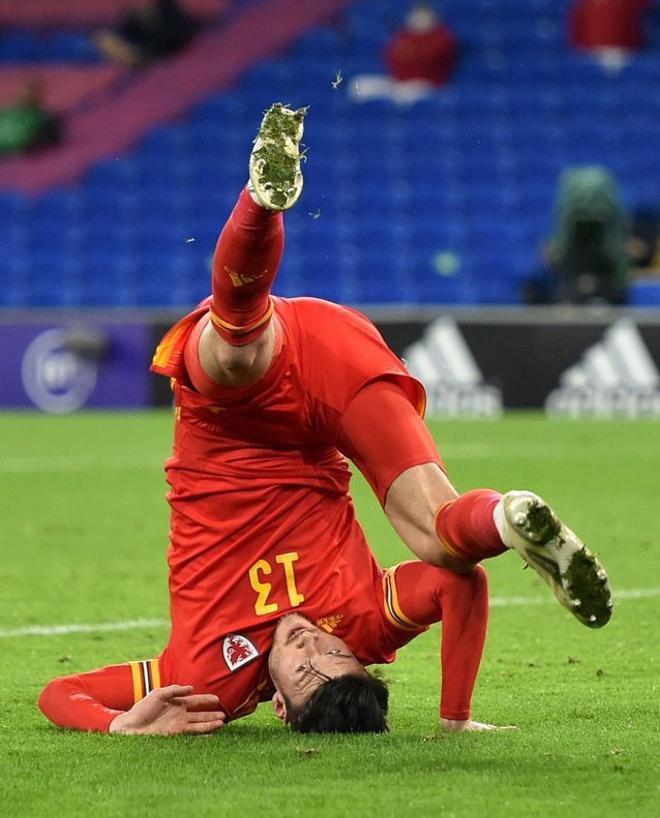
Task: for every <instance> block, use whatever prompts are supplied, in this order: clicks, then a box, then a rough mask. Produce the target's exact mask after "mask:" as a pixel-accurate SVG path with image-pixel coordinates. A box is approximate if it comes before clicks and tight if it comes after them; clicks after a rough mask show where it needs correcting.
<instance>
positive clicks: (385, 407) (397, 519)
mask: <svg viewBox="0 0 660 818" xmlns="http://www.w3.org/2000/svg"><path fill="white" fill-rule="evenodd" d="M337 445H338V448H339V449H340V451H341V452H342V453H343V454H345V455H346V457H348V458H349V459H350V460H352V461H353V462H354V463H355V465H356V466H357V467H358V468H359V469H360V471H361V472H362V474H363V475H364V476H365V478H366V479H367V481H368V482H369V484H370V485H371V487H372V489H373V490H374V492H375V494H376V496H377V497H378V499H379V500H380V502H381V504H382V505H383V507H384V510H385V514H386V515H387V517H388V518H389V520H390V522H391V523H392V525H393V526H394V529H395V530H396V532H397V533H398V534H399V536H400V537H401V539H402V540H403V541H404V542H405V543H406V545H407V546H408V547H409V548H410V550H411V551H412V552H413V554H415V556H416V557H418V558H419V559H421V560H424V562H427V563H430V564H432V565H436V566H438V567H442V568H451V569H452V570H454V571H466V570H470V569H471V568H472V565H471V564H469V563H466V562H464V561H462V560H456V559H454V558H453V557H452V556H451V555H449V554H448V553H446V551H445V550H444V549H443V548H442V545H441V543H440V541H439V539H438V535H437V533H436V528H435V515H436V513H437V510H438V509H439V508H440V507H441V506H442V505H443V504H444V503H447V502H448V501H450V500H454V499H455V498H456V497H457V496H458V494H457V492H456V490H455V489H454V487H453V486H452V484H451V483H450V481H449V478H448V477H447V475H446V474H445V472H444V470H443V467H442V460H441V458H440V454H439V453H438V449H437V447H436V445H435V442H434V440H433V438H432V437H431V433H430V432H429V430H428V428H427V426H426V424H425V423H424V421H423V420H422V418H420V416H419V415H418V413H417V411H416V410H415V408H414V407H413V406H412V404H411V403H410V400H409V398H408V397H407V396H406V394H405V393H404V391H403V389H401V387H400V386H399V385H398V384H397V383H396V382H393V381H389V380H376V381H373V382H371V383H369V384H367V386H365V387H364V388H362V389H361V390H360V391H359V392H358V393H357V395H355V397H353V399H352V400H351V402H350V404H349V405H348V407H347V409H346V410H345V412H344V413H343V415H342V417H341V419H340V421H339V429H338V442H337Z"/></svg>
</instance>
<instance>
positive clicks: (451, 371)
mask: <svg viewBox="0 0 660 818" xmlns="http://www.w3.org/2000/svg"><path fill="white" fill-rule="evenodd" d="M403 358H404V361H405V364H406V366H407V367H408V371H409V372H410V374H411V375H413V376H414V377H416V378H418V379H419V380H420V381H421V382H422V383H423V384H424V388H425V389H426V393H427V398H428V403H427V407H428V413H429V414H430V415H443V416H445V417H494V416H497V415H499V414H500V413H501V411H502V393H501V391H500V390H499V389H498V388H496V387H494V386H489V385H487V384H486V383H484V378H483V375H482V374H481V371H480V369H479V367H478V366H477V362H476V361H475V359H474V356H473V355H472V352H471V351H470V348H469V347H468V345H467V344H466V343H465V339H464V338H463V335H462V334H461V331H460V329H459V328H458V324H457V323H456V321H454V319H453V318H451V317H450V316H442V317H441V318H437V319H436V320H435V321H433V323H432V324H430V325H429V327H428V328H427V330H426V332H425V333H424V336H423V337H422V338H421V339H420V340H419V341H416V342H415V343H414V344H412V345H411V346H409V347H408V348H407V349H406V350H405V352H404V353H403Z"/></svg>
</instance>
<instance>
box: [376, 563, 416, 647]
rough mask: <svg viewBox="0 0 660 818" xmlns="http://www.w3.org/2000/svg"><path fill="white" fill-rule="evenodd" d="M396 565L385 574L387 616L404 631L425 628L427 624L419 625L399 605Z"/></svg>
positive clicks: (384, 587)
mask: <svg viewBox="0 0 660 818" xmlns="http://www.w3.org/2000/svg"><path fill="white" fill-rule="evenodd" d="M395 573H396V567H394V568H389V569H388V570H387V571H386V572H385V574H384V576H383V596H384V600H383V602H384V608H385V616H386V617H387V619H388V620H389V621H390V623H391V624H392V625H394V626H395V627H396V628H399V629H400V630H404V631H419V630H425V629H426V626H425V625H419V624H418V623H417V622H413V621H412V619H410V618H409V617H407V616H406V615H405V614H404V612H403V611H402V610H401V606H400V605H399V596H398V594H397V589H396V580H395Z"/></svg>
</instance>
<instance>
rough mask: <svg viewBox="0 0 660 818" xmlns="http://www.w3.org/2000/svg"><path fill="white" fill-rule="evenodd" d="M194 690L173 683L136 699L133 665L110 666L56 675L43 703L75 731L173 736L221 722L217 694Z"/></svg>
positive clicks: (204, 729) (50, 713) (216, 726)
mask: <svg viewBox="0 0 660 818" xmlns="http://www.w3.org/2000/svg"><path fill="white" fill-rule="evenodd" d="M191 694H192V688H191V687H183V686H180V685H170V686H169V687H165V688H161V689H159V690H154V691H152V692H151V693H149V694H148V695H147V696H146V697H145V698H143V699H141V700H140V701H138V702H135V689H134V679H133V672H132V669H131V665H130V664H123V665H111V666H109V667H105V668H101V669H99V670H94V671H91V672H89V673H80V674H75V675H71V676H61V677H59V678H57V679H53V681H51V682H50V683H49V684H48V685H47V686H46V687H45V688H44V690H43V691H42V693H41V695H40V697H39V708H40V709H41V712H42V713H43V714H44V715H45V716H46V718H47V719H49V720H50V721H51V722H53V724H56V725H57V726H58V727H65V728H68V729H70V730H84V731H95V732H102V733H115V732H117V733H152V734H159V735H172V734H176V733H207V732H211V731H213V730H217V729H219V728H220V727H222V726H223V724H224V721H225V716H224V714H223V713H222V712H220V711H219V710H218V709H217V707H218V699H217V697H216V696H212V695H210V694H209V695H196V696H195V695H191ZM202 708H203V709H202ZM214 708H216V709H214Z"/></svg>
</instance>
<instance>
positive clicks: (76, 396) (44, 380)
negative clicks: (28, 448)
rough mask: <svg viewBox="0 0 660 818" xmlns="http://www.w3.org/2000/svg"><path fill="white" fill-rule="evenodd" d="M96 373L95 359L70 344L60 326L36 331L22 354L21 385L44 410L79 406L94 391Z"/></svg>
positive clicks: (76, 407) (50, 410)
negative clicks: (39, 332)
mask: <svg viewBox="0 0 660 818" xmlns="http://www.w3.org/2000/svg"><path fill="white" fill-rule="evenodd" d="M97 376H98V364H97V362H96V361H95V360H90V359H89V358H88V357H86V356H83V355H81V354H80V352H78V351H76V350H75V349H73V348H71V344H70V334H69V333H67V332H65V331H64V330H61V329H49V330H46V332H42V333H41V334H39V335H37V337H36V338H34V339H33V340H32V341H31V343H30V344H29V346H28V347H27V349H26V350H25V354H24V355H23V362H22V365H21V377H22V379H23V387H24V388H25V391H26V393H27V395H28V397H29V398H30V400H31V401H32V402H33V403H34V405H35V406H37V407H38V408H39V409H42V410H43V411H44V412H50V413H52V414H62V413H65V412H74V411H75V410H76V409H80V408H81V407H82V406H84V405H85V403H86V402H87V400H88V399H89V397H90V395H91V394H92V392H93V391H94V387H95V386H96V379H97Z"/></svg>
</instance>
